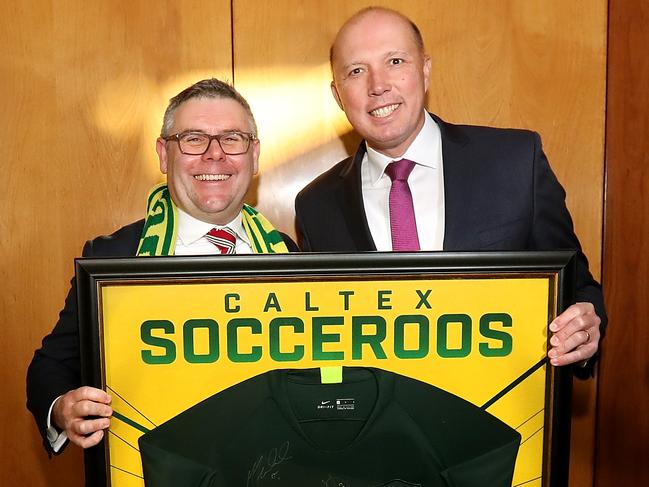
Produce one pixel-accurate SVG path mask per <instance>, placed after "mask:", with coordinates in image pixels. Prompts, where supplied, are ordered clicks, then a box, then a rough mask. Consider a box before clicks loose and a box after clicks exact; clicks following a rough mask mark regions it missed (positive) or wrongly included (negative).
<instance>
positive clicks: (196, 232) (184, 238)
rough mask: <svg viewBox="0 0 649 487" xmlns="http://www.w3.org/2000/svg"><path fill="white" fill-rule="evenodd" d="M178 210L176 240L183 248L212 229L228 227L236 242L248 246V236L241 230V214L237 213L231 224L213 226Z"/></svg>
mask: <svg viewBox="0 0 649 487" xmlns="http://www.w3.org/2000/svg"><path fill="white" fill-rule="evenodd" d="M177 210H178V239H179V240H180V241H181V242H182V243H183V245H185V246H189V245H191V244H193V243H194V242H196V241H197V240H198V239H200V238H202V237H204V236H205V234H206V233H207V232H209V231H210V230H211V229H212V228H217V229H218V228H223V227H228V228H229V229H230V230H232V231H233V232H234V233H235V235H236V237H237V239H238V240H243V241H244V242H245V243H246V244H248V245H250V241H249V240H248V235H247V234H246V231H245V229H244V228H243V219H242V217H241V212H239V213H237V216H236V217H235V218H234V220H232V221H231V222H228V223H227V224H225V225H214V224H213V223H207V222H204V221H202V220H199V219H198V218H194V217H193V216H192V215H190V214H189V213H186V212H185V211H183V210H181V209H180V208H177Z"/></svg>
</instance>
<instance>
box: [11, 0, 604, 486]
mask: <svg viewBox="0 0 649 487" xmlns="http://www.w3.org/2000/svg"><path fill="white" fill-rule="evenodd" d="M369 4H379V5H387V6H391V7H393V8H397V9H399V10H401V11H402V12H404V13H405V14H406V15H409V16H410V17H412V18H413V20H414V21H415V22H416V23H417V24H418V25H419V26H420V27H421V29H422V32H423V34H424V38H425V42H426V45H427V48H428V50H429V52H430V54H431V56H432V59H433V73H432V80H431V90H430V93H429V97H428V108H429V109H430V110H431V111H433V112H435V113H437V114H438V115H440V116H441V117H442V118H445V119H446V120H448V121H451V122H459V123H478V124H489V125H496V126H503V127H505V126H508V127H509V126H511V127H526V128H532V129H534V130H537V131H538V132H540V133H541V135H542V137H543V141H544V144H545V150H546V152H547V154H548V157H549V159H550V161H551V164H552V166H553V168H554V169H555V171H556V173H557V175H558V177H559V179H560V181H561V182H562V183H563V185H564V186H565V187H566V190H567V192H568V205H569V207H570V209H571V211H572V214H573V217H574V220H575V225H576V228H577V232H578V234H579V235H580V238H581V241H582V244H583V246H584V248H585V251H586V254H587V255H588V257H589V259H590V261H591V268H592V270H593V272H594V274H595V275H597V276H599V275H600V266H601V253H602V223H603V216H602V215H603V208H602V205H603V191H604V179H603V178H604V121H605V96H606V95H605V87H606V59H607V58H606V43H607V36H606V35H607V31H606V27H607V20H608V17H607V2H606V1H605V0H573V1H571V2H563V1H561V0H526V1H523V0H481V1H480V2H476V1H475V0H457V1H455V2H452V3H449V2H443V1H441V0H434V1H427V0H416V1H406V0H395V1H390V2H387V1H378V2H367V1H358V0H346V1H343V0H331V1H327V2H316V1H311V0H301V1H300V0H277V1H275V2H258V1H253V0H234V1H232V2H230V1H224V0H217V1H214V0H212V1H201V0H193V1H186V0H182V1H177V2H170V1H161V2H156V4H155V6H154V7H153V6H152V4H149V3H148V2H137V1H135V2H133V1H130V2H126V1H123V0H113V1H111V2H105V3H95V2H92V3H86V2H82V1H81V0H34V1H33V2H31V3H30V4H26V3H25V4H18V5H15V4H14V2H8V1H6V0H3V1H1V2H0V6H2V7H3V11H4V12H5V13H6V15H3V16H2V17H1V18H0V46H1V47H0V93H1V94H2V96H0V147H2V148H3V151H4V156H3V157H2V158H1V160H0V164H1V167H2V174H3V176H4V177H3V178H2V179H0V232H1V233H0V235H1V237H0V250H1V252H2V253H1V255H2V256H3V266H2V268H1V272H2V284H1V285H2V292H1V293H0V322H2V323H3V324H4V326H3V327H2V329H1V331H0V345H1V347H2V350H1V351H2V353H1V358H0V369H1V370H2V372H1V373H2V376H0V384H1V385H0V387H1V390H0V412H1V414H2V417H1V418H0V442H2V446H1V447H0V450H1V451H2V452H3V453H4V455H3V458H2V460H0V484H2V485H37V486H41V485H44V486H59V485H61V486H62V485H66V486H77V485H82V473H81V455H80V453H79V450H78V449H76V448H74V447H72V448H68V450H67V451H66V452H65V454H64V455H61V456H59V457H57V458H55V459H54V460H48V458H47V456H46V454H45V453H44V451H43V450H42V448H41V445H40V438H39V435H38V432H37V431H36V427H35V425H34V424H33V420H32V418H31V415H30V414H29V413H28V412H27V411H26V409H25V406H24V403H25V397H24V389H25V386H24V380H25V371H26V368H27V365H28V363H29V361H30V359H31V356H32V353H33V350H34V349H35V348H36V347H38V345H39V343H40V339H41V338H42V336H43V335H44V334H46V333H47V332H48V331H49V330H50V329H51V328H52V326H53V324H54V323H55V321H56V317H57V314H58V311H59V309H60V307H61V306H62V303H63V299H64V296H65V294H66V292H67V288H68V285H69V279H70V277H71V276H72V273H73V258H74V257H75V256H78V255H79V253H80V250H81V247H82V244H83V242H84V241H85V240H86V239H89V238H92V237H94V236H96V235H98V234H102V233H110V232H112V231H114V230H115V229H117V228H119V227H120V226H122V225H124V224H127V223H130V222H131V221H133V220H135V219H138V218H141V217H142V216H143V211H144V199H145V196H146V192H147V190H148V188H149V187H150V186H151V185H152V184H153V183H155V182H157V181H159V180H161V175H160V174H159V171H158V168H157V159H156V157H155V151H154V142H155V137H156V135H157V133H158V131H159V127H160V123H161V118H162V113H163V110H164V108H165V106H166V101H167V99H168V98H169V97H170V96H172V95H173V94H175V93H176V92H177V91H179V90H180V89H182V88H183V87H185V86H186V85H188V84H190V83H192V82H194V81H197V80H199V79H202V78H205V77H209V76H217V77H221V78H225V79H229V80H233V81H234V83H235V86H236V87H237V88H238V89H239V90H240V91H241V92H242V93H243V95H244V96H246V97H247V98H248V100H249V101H250V103H251V105H252V108H253V111H254V112H255V115H256V117H257V120H258V124H259V126H260V136H261V143H262V156H261V173H260V175H259V176H258V177H257V178H256V179H255V182H254V184H253V187H252V189H251V191H250V194H249V195H248V201H249V202H251V203H253V204H257V206H258V207H259V208H260V210H261V211H263V212H264V213H265V214H267V215H268V216H269V218H270V219H271V220H273V221H274V222H275V223H276V224H277V226H278V227H279V228H280V229H281V230H283V231H286V232H288V233H290V234H294V229H293V198H294V196H295V194H296V193H297V191H299V189H301V188H302V187H303V186H304V185H305V184H306V183H308V182H309V181H310V180H311V179H312V178H313V177H314V176H315V175H317V174H319V173H320V172H322V171H324V170H325V169H327V168H328V167H329V166H331V165H332V164H333V163H335V162H337V161H338V160H340V159H341V158H343V157H345V156H346V155H347V154H348V153H350V152H352V151H353V150H355V145H356V144H357V143H358V139H357V137H356V136H355V135H354V134H353V133H351V128H350V127H349V125H348V123H347V121H346V119H345V118H344V114H342V112H340V111H339V110H338V108H337V106H336V105H335V103H334V101H333V99H332V98H331V95H330V90H329V80H330V73H329V66H328V49H329V44H330V42H331V40H332V38H333V36H334V34H335V32H336V30H337V29H338V27H339V26H340V25H341V23H342V22H343V21H344V20H345V19H346V18H347V17H348V16H349V15H351V14H352V13H354V12H355V11H356V10H358V9H360V8H362V7H365V6H367V5H369ZM595 396H596V382H595V381H589V382H585V383H579V384H577V386H576V392H575V412H574V420H573V456H572V474H571V485H575V486H591V485H593V477H592V472H593V452H594V442H595V427H594V418H595V407H594V399H595ZM602 485H603V484H602Z"/></svg>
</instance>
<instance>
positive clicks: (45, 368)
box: [27, 220, 298, 452]
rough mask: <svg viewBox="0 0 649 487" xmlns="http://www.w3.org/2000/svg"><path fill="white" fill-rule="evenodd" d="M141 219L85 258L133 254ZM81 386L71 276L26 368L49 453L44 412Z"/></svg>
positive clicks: (88, 249) (90, 246) (89, 246)
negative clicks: (51, 322)
mask: <svg viewBox="0 0 649 487" xmlns="http://www.w3.org/2000/svg"><path fill="white" fill-rule="evenodd" d="M143 226H144V220H139V221H137V222H135V223H132V224H130V225H127V226H125V227H123V228H121V229H119V230H118V231H116V232H115V233H113V234H112V235H108V236H101V237H98V238H96V239H94V240H89V241H88V242H86V244H85V246H84V247H83V256H84V257H128V256H134V255H135V253H136V252H137V247H138V244H139V242H140V236H141V235H142V228H143ZM282 238H283V239H284V242H285V243H286V246H287V247H288V249H289V251H290V252H295V251H297V250H298V249H297V246H296V245H295V243H294V242H293V241H292V240H291V239H290V238H289V237H288V236H286V235H284V234H282ZM80 386H81V362H80V352H79V326H78V314H77V292H76V286H75V281H74V279H72V284H71V286H70V291H69V292H68V296H67V298H66V300H65V306H64V308H63V310H62V311H61V313H60V315H59V321H58V322H57V323H56V326H55V327H54V330H53V331H52V332H51V333H50V334H49V335H47V336H46V337H45V338H44V339H43V343H42V346H41V348H39V349H38V350H36V352H35V353H34V357H33V358H32V361H31V364H30V365H29V369H28V371H27V407H28V408H29V410H30V411H31V412H32V414H33V415H34V418H35V419H36V423H37V424H38V428H39V430H40V431H41V434H42V435H43V439H44V444H45V447H46V449H47V450H48V452H51V448H50V444H49V442H48V441H47V438H46V430H47V413H48V411H49V408H50V406H51V405H52V402H53V401H54V399H56V398H57V397H58V396H60V395H62V394H65V393H66V392H68V391H70V390H72V389H76V388H77V387H80Z"/></svg>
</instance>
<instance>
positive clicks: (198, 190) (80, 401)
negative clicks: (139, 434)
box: [27, 79, 297, 453]
mask: <svg viewBox="0 0 649 487" xmlns="http://www.w3.org/2000/svg"><path fill="white" fill-rule="evenodd" d="M259 146H260V144H259V139H257V126H256V124H255V119H254V117H253V115H252V111H251V110H250V106H249V105H248V103H247V102H246V100H245V99H244V98H243V97H242V96H241V95H240V94H239V93H238V92H237V91H236V90H235V89H234V88H233V87H232V86H230V85H228V84H226V83H224V82H222V81H219V80H217V79H207V80H203V81H199V82H198V83H195V84H194V85H192V86H190V87H189V88H187V89H185V90H183V91H182V92H180V93H179V94H178V95H176V96H175V97H173V98H172V99H171V100H170V103H169V106H168V107H167V110H166V111H165V114H164V120H163V125H162V132H161V135H160V137H159V138H158V140H157V142H156V151H157V153H158V158H159V159H160V170H161V171H162V173H164V174H166V175H167V182H166V184H161V185H157V186H156V187H154V188H153V190H152V191H151V193H150V195H149V199H148V211H147V216H146V218H144V219H142V220H140V221H137V222H135V223H132V224H131V225H128V226H126V227H123V228H122V229H120V230H118V231H117V232H115V233H114V234H112V235H110V236H103V237H98V238H96V239H95V240H92V241H89V242H87V243H86V245H85V247H84V249H83V255H84V257H109V256H110V257H124V256H132V255H138V256H150V255H209V254H233V253H238V254H250V253H283V252H287V251H295V250H297V247H296V245H295V244H294V243H293V242H292V241H291V239H290V238H289V237H287V236H286V235H284V234H281V233H280V232H278V231H277V230H275V229H274V228H273V227H272V225H271V224H270V222H268V220H266V219H265V218H264V217H263V216H262V215H261V214H260V213H259V212H257V211H256V210H255V209H254V208H252V207H250V206H248V205H245V204H244V203H243V199H244V197H245V195H246V192H247V191H248V188H249V187H250V183H251V181H252V177H253V176H254V175H255V174H256V173H257V170H258V160H259ZM80 385H81V378H80V359H79V335H78V329H77V304H76V290H75V288H74V281H73V285H72V289H71V290H70V293H69V294H68V297H67V299H66V302H65V307H64V309H63V311H62V312H61V315H60V317H59V321H58V323H57V324H56V326H55V328H54V330H53V331H52V333H50V334H49V335H48V336H46V337H45V338H44V339H43V345H42V347H41V348H40V349H38V350H37V351H36V352H35V354H34V358H33V359H32V362H31V364H30V366H29V370H28V373H27V406H28V408H29V409H30V410H31V412H32V413H33V414H34V417H35V419H36V422H37V424H38V426H39V429H40V430H41V433H42V434H43V437H44V443H45V446H46V448H47V449H48V451H50V452H55V453H56V452H59V451H61V449H62V448H63V446H64V445H65V444H66V443H67V440H70V441H72V442H73V443H75V444H77V445H79V446H81V447H83V448H88V447H91V446H94V445H96V444H97V443H99V441H101V439H102V438H103V436H104V430H106V429H107V428H108V426H109V423H110V419H109V418H110V416H111V415H112V409H111V407H110V402H111V398H110V396H109V395H108V394H107V393H106V392H104V391H102V390H100V389H95V388H92V387H80Z"/></svg>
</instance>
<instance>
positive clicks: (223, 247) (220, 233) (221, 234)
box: [205, 227, 237, 254]
mask: <svg viewBox="0 0 649 487" xmlns="http://www.w3.org/2000/svg"><path fill="white" fill-rule="evenodd" d="M205 238H206V239H207V240H209V241H210V242H212V243H213V244H214V245H216V248H218V249H219V252H221V253H222V254H234V248H235V242H236V241H237V238H236V237H235V235H234V232H233V231H232V230H230V229H229V228H228V227H223V228H212V230H210V231H209V232H207V233H206V234H205Z"/></svg>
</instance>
